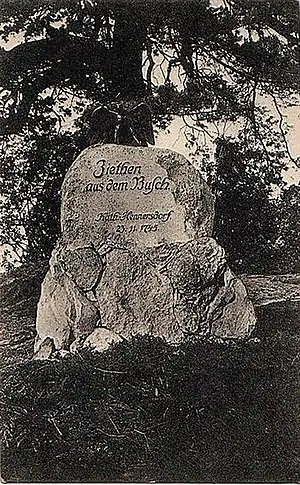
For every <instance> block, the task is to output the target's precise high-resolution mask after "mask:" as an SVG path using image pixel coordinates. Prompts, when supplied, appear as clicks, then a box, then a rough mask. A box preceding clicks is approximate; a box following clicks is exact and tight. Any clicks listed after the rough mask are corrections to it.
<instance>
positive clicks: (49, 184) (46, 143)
mask: <svg viewBox="0 0 300 485" xmlns="http://www.w3.org/2000/svg"><path fill="white" fill-rule="evenodd" d="M0 15H1V22H2V23H1V35H2V39H3V40H4V41H9V40H11V38H12V37H11V36H15V41H16V42H17V44H16V45H15V47H13V48H12V49H10V50H5V49H3V48H2V49H1V51H0V83H1V86H2V90H1V107H2V117H1V120H0V135H1V150H2V159H3V168H2V177H3V180H2V186H3V193H4V197H3V199H2V200H1V205H2V209H3V210H2V212H3V216H4V217H3V224H2V226H3V227H2V243H6V244H9V245H10V247H13V248H14V250H15V251H16V253H17V254H18V255H19V257H20V258H21V259H22V260H31V261H34V260H37V259H39V258H44V257H48V255H49V252H50V251H51V249H52V247H53V244H54V242H55V239H56V235H57V233H58V231H59V225H58V202H59V188H60V184H61V181H62V179H63V176H64V173H65V171H66V170H67V168H68V166H69V165H70V164H71V163H72V161H73V159H74V157H75V156H76V154H77V153H78V152H79V151H81V150H82V148H84V147H85V146H86V145H87V134H88V128H87V119H88V115H89V109H91V108H90V107H91V106H92V105H93V106H94V105H95V104H97V103H98V104H99V103H109V104H110V103H114V102H121V101H122V102H125V103H131V104H134V103H135V102H136V101H137V100H139V101H140V100H141V99H144V100H145V101H147V103H148V104H149V105H150V106H151V109H152V112H153V117H154V122H155V125H156V127H157V129H159V128H165V127H166V126H167V124H168V123H169V121H170V120H171V119H172V117H173V116H175V115H178V116H182V117H183V118H184V119H185V121H186V124H187V125H190V127H191V129H190V137H189V139H190V141H191V142H192V145H193V148H194V149H196V153H198V155H199V154H201V156H202V155H203V154H202V152H201V150H203V147H202V146H201V144H200V138H199V136H198V135H197V134H199V133H200V132H201V133H204V134H206V136H207V137H211V138H212V139H213V138H216V139H217V140H216V141H217V146H218V148H219V151H218V150H217V153H216V157H215V159H213V158H207V159H206V158H205V157H204V160H206V162H205V164H203V167H202V168H203V171H204V172H205V173H206V176H207V177H208V178H209V180H210V182H211V183H212V184H213V185H214V187H215V190H216V193H217V196H218V205H217V214H219V215H218V219H217V222H216V234H217V236H218V238H219V240H220V242H221V243H222V244H224V245H225V246H226V247H227V250H228V251H229V254H230V259H231V260H232V262H233V263H234V262H235V263H234V264H235V265H236V267H237V268H240V269H247V267H249V265H252V266H251V267H252V268H253V270H254V269H255V270H258V269H259V265H257V261H258V259H260V258H261V257H262V253H261V252H260V251H258V250H257V249H258V247H261V248H262V250H263V251H264V254H265V256H264V260H265V261H266V259H268V257H269V255H270V254H271V253H270V250H269V248H270V245H271V246H272V248H273V249H274V250H275V249H276V248H277V246H278V245H279V246H280V247H283V246H284V245H285V244H286V241H287V238H288V235H287V234H288V233H289V230H288V229H282V230H281V233H280V234H277V233H276V234H275V232H276V231H275V222H276V227H281V225H280V224H279V225H278V221H279V219H280V218H281V219H280V220H282V219H283V216H282V215H280V213H281V212H280V211H281V209H280V207H281V206H282V211H283V212H284V211H288V212H289V209H288V205H289V204H291V203H292V202H291V200H290V199H287V198H286V197H285V199H284V198H282V202H281V199H280V200H277V201H275V200H272V199H270V195H271V194H272V191H274V184H276V185H278V186H280V185H282V180H281V171H282V168H283V167H284V165H285V164H286V163H287V162H288V160H289V153H288V146H287V144H286V139H285V132H284V130H285V127H284V118H283V114H282V107H283V106H287V105H289V104H293V103H296V102H297V99H296V97H295V96H296V94H297V92H298V90H299V43H298V41H299V37H298V25H299V12H298V4H297V1H296V0H288V1H287V0H285V1H282V0H274V1H265V2H259V1H257V0H247V1H243V2H242V1H240V0H226V1H224V2H223V3H222V2H220V6H219V7H216V2H209V0H186V1H184V0H181V1H174V2H169V1H168V2H167V1H159V2H157V1H154V0H146V1H139V0H136V1H133V0H128V1H124V2H112V1H108V0H106V1H105V0H102V1H100V0H80V1H79V0H56V1H51V2H50V1H48V0H34V1H32V0H30V1H29V0H26V1H24V0H22V1H21V0H14V1H10V2H3V3H2V5H1V6H0ZM230 123H234V124H236V125H237V126H239V134H237V133H236V132H235V133H234V134H233V133H232V132H231V131H230V129H229V130H228V126H229V124H230ZM212 126H217V128H218V136H217V137H215V135H214V134H213V133H212V130H211V127H212ZM233 138H234V139H233ZM221 146H223V147H227V148H226V150H223V151H222V150H220V147H221ZM221 152H222V154H221ZM202 158H203V157H202ZM226 167H227V168H226ZM225 168H226V169H225ZM238 173H239V175H238ZM229 174H231V176H229ZM233 179H234V180H235V184H233ZM241 180H243V182H241ZM250 182H251V185H252V189H253V191H251V187H250V185H249V184H250ZM295 190H296V189H295ZM226 191H227V195H226V197H227V199H226V197H225V192H226ZM234 194H235V195H234ZM228 197H229V199H230V197H231V204H229V203H228ZM283 199H284V200H285V202H283ZM249 204H250V205H251V204H252V206H253V207H254V208H255V210H256V213H257V217H256V221H257V220H259V219H261V218H258V216H259V215H261V214H262V213H263V214H264V216H263V221H262V220H261V221H260V227H258V226H256V225H255V224H254V223H252V222H253V221H254V219H255V217H254V214H255V210H254V212H253V211H252V210H251V211H250V210H248V209H249V207H250V206H249ZM259 205H260V207H261V210H260V212H259V207H258V206H259ZM248 206H249V207H248ZM229 207H231V208H232V210H231V213H230V214H229ZM284 207H285V209H284ZM237 208H238V210H237ZM262 208H263V209H264V210H263V211H262ZM274 211H275V212H274ZM278 211H279V212H278ZM275 213H276V215H275ZM245 214H246V216H247V217H246V219H247V221H245ZM238 217H239V218H240V219H239V221H237V218H238ZM278 217H279V219H277V218H278ZM295 218H297V216H296V215H295ZM243 220H244V221H245V222H244V223H242V221H243ZM230 224H231V228H230ZM272 224H273V229H272V228H271V227H270V226H271V225H272ZM293 224H294V222H293ZM254 228H255V229H254ZM232 231H233V232H232ZM274 231H275V232H274ZM232 233H233V234H234V238H233V240H231V239H230V238H231V236H230V235H231V234H232ZM260 235H261V236H260ZM242 236H243V237H245V238H246V240H247V241H248V242H244V243H243V245H242V248H241V245H240V243H239V241H241V237H242ZM279 236H280V238H281V239H278V238H279ZM230 241H231V242H230ZM232 241H233V242H232ZM234 241H235V242H234ZM276 245H277V246H276ZM255 246H256V248H255ZM275 246H276V248H275ZM241 250H243V251H244V253H243V255H241V254H240V251H241ZM276 251H277V249H276ZM276 251H275V253H276ZM275 253H274V254H275ZM272 254H273V253H272ZM255 258H256V259H255ZM276 258H277V259H278V252H277V253H276V257H275V256H274V257H273V261H275V260H276ZM254 260H255V261H254ZM241 261H242V262H241ZM286 266H288V262H286ZM266 268H268V269H276V268H275V266H274V265H273V263H272V262H271V261H269V262H268V264H267V265H265V266H263V267H261V269H262V270H263V269H266Z"/></svg>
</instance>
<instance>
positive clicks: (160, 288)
mask: <svg viewBox="0 0 300 485" xmlns="http://www.w3.org/2000/svg"><path fill="white" fill-rule="evenodd" d="M213 218H214V197H213V195H212V193H211V191H210V189H209V187H208V186H207V184H206V183H205V181H204V180H203V179H202V178H201V176H200V173H199V172H198V171H197V170H196V169H195V168H194V167H193V166H192V165H191V164H190V163H189V162H188V161H187V160H186V159H185V158H184V157H183V156H181V155H179V154H178V153H174V152H172V151H169V150H161V149H156V148H144V147H130V146H120V145H104V146H103V145H94V146H92V147H90V148H88V149H87V150H85V151H84V152H82V154H81V155H80V156H79V157H78V158H77V160H75V162H74V163H73V165H72V167H71V168H70V170H69V171H68V173H67V175H66V178H65V181H64V184H63V188H62V204H61V227H62V238H61V240H60V241H59V242H58V244H57V247H56V249H55V250H54V252H53V255H52V258H51V261H50V269H49V272H48V274H47V275H46V278H45V280H44V283H43V287H42V294H41V299H40V302H39V306H38V315H37V334H38V335H37V338H36V344H35V353H36V356H37V357H39V352H41V349H42V344H43V342H44V341H45V340H46V339H47V338H48V339H49V338H51V339H53V343H54V348H55V350H56V351H61V350H71V351H76V349H78V348H79V347H80V346H82V345H83V346H92V347H93V348H96V349H98V350H105V349H106V348H107V347H108V346H109V344H110V343H113V342H116V341H119V340H120V339H122V338H126V339H128V338H130V337H132V336H134V335H138V334H149V335H153V336H159V337H163V338H165V339H166V340H167V341H168V342H170V343H180V342H182V341H183V340H184V339H185V338H187V337H192V336H193V337H195V336H197V337H209V336H213V335H215V336H217V337H221V338H244V337H248V336H249V335H250V334H251V331H252V329H253V327H254V324H255V315H254V310H253V306H252V304H251V302H250V301H249V300H248V297H247V294H246V290H245V287H244V285H243V284H242V283H241V281H240V280H238V279H237V278H236V277H235V276H234V275H233V274H232V272H231V271H230V269H229V268H228V266H227V264H226V260H225V254H224V250H223V249H222V248H221V247H220V246H218V244H217V243H216V241H215V240H214V239H212V237H211V235H212V229H213ZM99 329H100V330H99Z"/></svg>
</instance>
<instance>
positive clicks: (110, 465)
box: [1, 337, 300, 482]
mask: <svg viewBox="0 0 300 485" xmlns="http://www.w3.org/2000/svg"><path fill="white" fill-rule="evenodd" d="M299 355H300V354H299V338H296V337H291V338H289V339H288V341H287V339H286V338H284V340H282V339H280V338H277V339H272V340H268V341H263V342H259V343H258V342H248V343H247V344H246V343H244V344H234V343H227V344H218V343H211V342H207V343H205V342H198V343H190V344H186V345H184V346H182V347H181V348H179V349H173V348H170V347H169V346H167V345H166V344H164V342H162V341H160V340H157V339H148V338H142V339H136V340H134V341H133V342H131V343H130V344H125V343H122V344H119V345H118V346H117V347H115V348H114V349H112V350H110V351H108V352H106V353H104V354H102V355H97V354H94V355H93V354H90V353H85V354H82V355H78V356H76V357H68V358H64V359H62V360H59V361H52V362H50V361H44V362H38V361H28V362H24V363H22V364H18V365H13V366H8V367H6V368H5V369H4V371H3V372H2V376H1V377H2V390H1V402H2V403H3V406H4V409H3V412H2V415H3V425H2V429H3V431H4V436H3V449H2V475H3V478H4V479H5V480H7V481H86V482H88V481H96V482H99V481H100V482H101V481H152V480H155V481H163V482H168V481H171V482H172V481H179V482H181V481H183V482H184V481H188V482H199V481H200V482H201V481H208V482H215V481H217V482H224V481H229V482H236V481H237V482H240V481H242V482H244V481H246V482H247V481H252V482H253V481H254V482H255V481H258V482H296V481H299V479H300V463H299V458H300V453H299V452H300V449H299V448H300V436H299V434H300V433H299V432H300V422H299V419H300V400H299V389H300V382H299V377H300V372H299Z"/></svg>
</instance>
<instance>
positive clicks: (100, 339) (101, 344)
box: [71, 327, 123, 352]
mask: <svg viewBox="0 0 300 485" xmlns="http://www.w3.org/2000/svg"><path fill="white" fill-rule="evenodd" d="M122 340H123V339H122V337H121V336H120V335H118V334H117V333H115V332H112V331H111V330H108V329H107V328H104V327H98V328H95V330H94V331H93V332H92V333H91V334H90V335H89V336H88V337H87V338H86V339H85V340H84V342H83V347H86V348H89V349H91V350H97V351H98V352H101V351H103V350H107V349H109V347H110V346H111V345H112V344H116V343H118V342H122ZM71 350H72V346H71Z"/></svg>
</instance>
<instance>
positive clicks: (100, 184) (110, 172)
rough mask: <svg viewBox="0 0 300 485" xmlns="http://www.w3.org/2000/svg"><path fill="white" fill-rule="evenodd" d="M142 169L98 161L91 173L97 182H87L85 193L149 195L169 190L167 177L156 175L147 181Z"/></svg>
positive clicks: (122, 163)
mask: <svg viewBox="0 0 300 485" xmlns="http://www.w3.org/2000/svg"><path fill="white" fill-rule="evenodd" d="M142 169H143V167H142V165H133V164H130V163H129V162H117V164H115V165H113V164H111V163H109V162H107V161H106V160H104V159H101V160H98V161H97V166H96V169H95V170H94V171H93V177H94V179H97V182H94V181H93V182H88V183H87V185H86V186H85V191H86V192H124V191H129V190H131V191H132V190H135V191H140V192H141V193H143V194H144V195H149V194H151V193H152V192H154V191H156V190H169V189H170V181H169V179H168V177H161V176H160V175H157V176H155V177H153V178H152V179H147V178H146V177H145V175H143V173H142ZM122 175H123V176H126V180H124V179H123V180H120V178H119V177H120V176H122ZM128 175H129V176H131V177H128Z"/></svg>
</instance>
